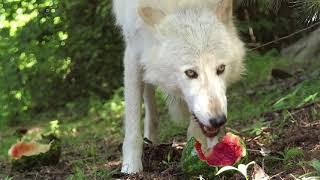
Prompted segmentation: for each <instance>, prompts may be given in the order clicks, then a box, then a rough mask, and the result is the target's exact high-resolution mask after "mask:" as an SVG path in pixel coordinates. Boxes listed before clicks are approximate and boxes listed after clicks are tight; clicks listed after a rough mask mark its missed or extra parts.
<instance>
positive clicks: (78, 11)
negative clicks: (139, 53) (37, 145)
mask: <svg viewBox="0 0 320 180" xmlns="http://www.w3.org/2000/svg"><path fill="white" fill-rule="evenodd" d="M0 12H1V17H0V24H4V27H2V28H0V37H1V38H0V49H1V51H0V122H4V121H9V122H11V123H14V122H18V121H20V120H26V119H30V118H31V117H32V114H37V113H41V112H43V111H44V110H46V109H56V108H59V107H64V105H65V104H66V103H67V102H71V101H75V100H77V99H79V98H87V97H89V96H92V95H94V96H98V97H103V98H108V97H110V96H111V95H112V93H113V91H114V89H116V88H118V87H119V86H120V85H121V82H122V81H121V78H120V77H121V74H122V73H121V72H122V66H121V64H122V62H121V57H122V41H121V37H120V36H119V33H118V30H117V29H116V28H115V26H114V25H113V24H114V20H113V19H114V18H113V17H112V14H111V0H104V1H85V0H79V1H72V0H60V1H53V0H33V1H31V0H28V1H19V0H17V1H2V2H1V3H0ZM28 15H31V17H29V19H30V20H29V21H28V20H26V21H25V22H24V23H25V25H19V26H18V27H17V28H16V27H15V26H14V25H12V23H13V22H18V23H21V18H19V17H21V16H22V17H24V18H25V17H27V16H28ZM10 23H11V24H10ZM22 24H23V23H22ZM1 26H2V25H1ZM1 26H0V27H1ZM111 67H112V68H111Z"/></svg>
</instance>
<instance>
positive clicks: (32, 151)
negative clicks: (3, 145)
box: [8, 141, 51, 159]
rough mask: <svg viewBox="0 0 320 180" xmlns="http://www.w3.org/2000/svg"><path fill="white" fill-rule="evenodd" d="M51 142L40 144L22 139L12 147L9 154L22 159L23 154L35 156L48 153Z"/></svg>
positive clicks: (13, 157)
mask: <svg viewBox="0 0 320 180" xmlns="http://www.w3.org/2000/svg"><path fill="white" fill-rule="evenodd" d="M50 146H51V144H40V143H37V142H34V141H33V142H23V141H20V142H18V143H16V144H14V145H12V147H11V148H10V150H9V152H8V155H9V156H10V157H11V158H12V159H20V158H21V157H22V156H33V155H38V154H40V153H46V152H48V151H49V150H50Z"/></svg>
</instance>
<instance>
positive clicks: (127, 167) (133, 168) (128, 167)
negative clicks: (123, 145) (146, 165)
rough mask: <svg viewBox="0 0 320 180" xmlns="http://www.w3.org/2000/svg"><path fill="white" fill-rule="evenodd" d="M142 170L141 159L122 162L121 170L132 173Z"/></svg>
mask: <svg viewBox="0 0 320 180" xmlns="http://www.w3.org/2000/svg"><path fill="white" fill-rule="evenodd" d="M142 170H143V167H142V162H141V160H138V161H133V162H132V161H131V162H123V164H122V168H121V172H122V173H126V174H134V173H138V172H141V171H142Z"/></svg>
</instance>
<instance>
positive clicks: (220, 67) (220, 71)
mask: <svg viewBox="0 0 320 180" xmlns="http://www.w3.org/2000/svg"><path fill="white" fill-rule="evenodd" d="M225 70H226V65H224V64H221V65H220V66H219V67H218V68H217V74H218V75H220V74H222V73H224V71H225Z"/></svg>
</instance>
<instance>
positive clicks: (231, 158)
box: [195, 133, 246, 166]
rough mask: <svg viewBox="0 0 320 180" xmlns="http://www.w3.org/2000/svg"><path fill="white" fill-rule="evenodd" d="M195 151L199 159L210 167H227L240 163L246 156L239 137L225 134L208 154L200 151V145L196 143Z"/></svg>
mask: <svg viewBox="0 0 320 180" xmlns="http://www.w3.org/2000/svg"><path fill="white" fill-rule="evenodd" d="M195 149H196V151H197V153H198V156H199V159H200V160H203V161H206V162H207V163H208V164H209V165H210V166H228V165H233V164H235V163H237V162H239V161H240V159H241V158H242V157H244V156H245V155H246V149H245V147H244V145H243V143H242V140H241V139H240V138H239V136H236V135H234V134H232V133H227V134H226V135H225V136H224V137H223V138H222V140H221V141H220V142H219V143H218V144H216V145H215V146H214V147H213V148H212V149H210V150H209V152H208V153H206V154H205V153H204V152H203V151H202V149H201V143H200V142H198V141H196V143H195Z"/></svg>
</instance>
